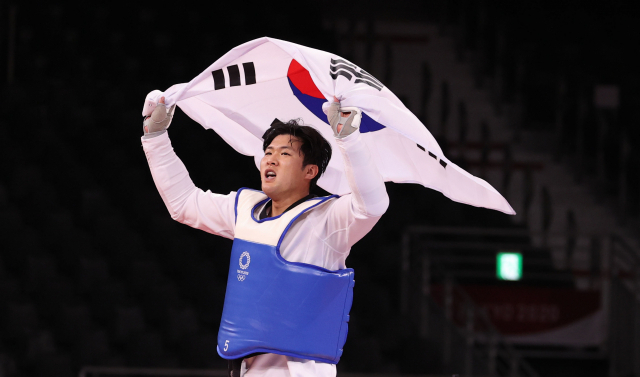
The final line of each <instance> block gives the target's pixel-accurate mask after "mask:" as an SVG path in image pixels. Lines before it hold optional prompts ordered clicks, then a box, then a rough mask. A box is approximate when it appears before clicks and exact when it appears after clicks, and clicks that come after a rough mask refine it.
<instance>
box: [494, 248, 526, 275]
mask: <svg viewBox="0 0 640 377" xmlns="http://www.w3.org/2000/svg"><path fill="white" fill-rule="evenodd" d="M496 275H497V276H498V279H500V280H513V281H515V280H520V279H522V254H521V253H513V252H502V253H498V256H497V257H496Z"/></svg>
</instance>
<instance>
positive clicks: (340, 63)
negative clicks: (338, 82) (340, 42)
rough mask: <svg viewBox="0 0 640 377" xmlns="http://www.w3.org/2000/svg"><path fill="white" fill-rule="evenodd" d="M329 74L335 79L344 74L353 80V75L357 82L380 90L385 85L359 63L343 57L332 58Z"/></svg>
mask: <svg viewBox="0 0 640 377" xmlns="http://www.w3.org/2000/svg"><path fill="white" fill-rule="evenodd" d="M329 75H331V78H332V79H334V80H335V79H337V78H338V76H344V77H346V78H347V80H349V81H351V77H353V76H355V77H356V81H355V83H356V84H358V83H363V84H367V85H369V86H371V87H373V88H376V89H378V90H382V88H383V87H384V85H382V83H381V82H380V81H378V79H376V78H375V77H373V76H371V74H370V73H368V72H367V71H365V70H364V69H362V68H360V67H358V66H357V65H355V64H353V63H349V62H348V61H346V60H342V59H331V65H330V66H329Z"/></svg>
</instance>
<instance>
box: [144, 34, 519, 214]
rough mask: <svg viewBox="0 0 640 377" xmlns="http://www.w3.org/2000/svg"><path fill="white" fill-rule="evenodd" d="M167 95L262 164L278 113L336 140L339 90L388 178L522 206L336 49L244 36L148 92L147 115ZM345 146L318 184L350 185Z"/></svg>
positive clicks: (485, 202)
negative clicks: (455, 159) (465, 165)
mask: <svg viewBox="0 0 640 377" xmlns="http://www.w3.org/2000/svg"><path fill="white" fill-rule="evenodd" d="M161 96H164V97H165V100H166V103H167V105H168V106H171V105H173V104H177V105H178V107H180V108H181V109H182V110H183V111H184V112H185V113H186V114H187V115H189V116H190V117H191V118H192V119H193V120H195V121H196V122H198V123H200V124H201V125H202V126H203V127H205V128H210V129H213V130H214V131H215V132H217V133H218V135H220V136H221V137H222V138H223V139H224V140H225V141H226V142H227V143H228V144H229V145H231V146H232V147H233V148H234V149H235V150H236V151H238V152H239V153H242V154H244V155H248V156H253V157H254V159H255V162H256V166H257V167H259V164H260V159H261V158H262V156H263V154H264V153H263V151H262V135H263V134H264V132H265V131H266V130H267V129H268V128H269V126H270V125H271V123H272V122H273V121H274V120H275V119H279V120H283V121H287V120H289V119H297V118H301V119H302V120H303V121H304V123H305V124H306V125H309V126H312V127H314V128H316V129H317V130H318V131H319V132H320V133H321V134H322V135H323V136H324V137H325V138H326V139H327V140H328V141H329V142H330V143H331V144H332V147H334V148H335V147H336V144H335V139H334V137H333V131H332V130H331V127H329V126H328V121H327V116H326V115H325V113H324V111H323V105H324V106H325V108H326V106H328V104H329V102H331V101H333V98H334V96H335V97H336V98H338V99H339V100H340V101H341V106H343V107H358V108H360V109H362V121H361V124H360V132H361V133H362V139H363V141H364V142H365V143H366V144H367V146H368V147H369V150H370V151H371V155H372V158H373V159H374V162H375V164H376V166H377V168H378V171H379V172H380V174H382V176H383V177H384V179H385V181H393V182H397V183H418V184H421V185H423V186H425V187H428V188H431V189H434V190H437V191H440V192H441V193H442V194H444V195H445V196H447V197H448V198H450V199H451V200H454V201H456V202H460V203H465V204H469V205H473V206H477V207H485V208H490V209H495V210H498V211H501V212H504V213H507V214H515V211H514V210H513V208H511V206H510V205H509V203H508V202H507V201H506V200H505V198H503V197H502V195H500V194H499V193H498V192H497V191H496V190H495V189H494V188H493V187H492V186H491V185H489V184H488V183H487V182H486V181H484V180H482V179H480V178H478V177H475V176H473V175H471V174H469V173H468V172H466V171H464V170H463V169H461V168H460V167H458V166H456V165H455V164H453V163H451V161H449V160H448V159H447V158H446V157H445V156H444V155H443V154H442V149H440V146H439V145H438V143H437V142H436V140H435V139H434V137H433V136H432V135H431V133H430V132H429V131H428V130H427V128H426V127H425V126H424V125H423V124H422V123H421V122H420V121H419V120H418V118H417V117H416V116H415V115H413V114H412V113H411V111H409V110H408V109H407V108H406V107H405V106H404V105H403V104H402V102H400V100H399V99H398V98H397V97H396V96H395V95H394V94H393V93H392V92H391V91H390V90H389V89H388V88H387V87H385V86H384V85H383V84H382V83H381V82H380V81H378V80H377V79H376V78H375V77H373V76H372V75H371V74H369V73H368V72H366V71H365V70H363V69H362V68H360V67H358V66H356V65H355V64H353V63H351V62H349V61H348V60H346V59H344V58H341V57H340V56H337V55H335V54H331V53H328V52H325V51H320V50H315V49H312V48H309V47H305V46H301V45H298V44H294V43H290V42H286V41H282V40H278V39H273V38H266V37H265V38H259V39H256V40H253V41H250V42H247V43H245V44H242V45H240V46H238V47H236V48H234V49H233V50H231V51H229V52H228V53H227V54H225V55H224V56H222V57H221V58H220V59H218V60H217V61H216V62H215V63H213V64H212V65H211V66H210V67H208V68H207V69H206V70H204V71H203V72H202V73H201V74H199V75H198V76H196V77H195V78H194V79H193V80H191V81H190V82H188V83H184V84H177V85H174V86H172V87H170V88H169V89H167V90H166V91H164V92H161V91H159V90H155V91H153V92H151V93H149V95H148V96H147V101H146V103H145V107H144V108H143V116H145V115H149V114H150V112H151V110H152V109H153V105H154V104H155V103H157V101H158V100H159V99H160V97H161ZM344 174H345V173H344V165H343V161H342V156H341V154H340V153H334V154H333V156H332V158H331V161H330V162H329V166H328V167H327V171H326V172H325V174H324V175H323V176H322V177H321V178H320V180H319V181H318V185H319V186H320V187H322V188H323V189H325V190H327V191H328V192H331V193H333V194H338V195H344V194H347V193H349V192H350V188H349V186H348V185H347V180H346V178H345V175H344Z"/></svg>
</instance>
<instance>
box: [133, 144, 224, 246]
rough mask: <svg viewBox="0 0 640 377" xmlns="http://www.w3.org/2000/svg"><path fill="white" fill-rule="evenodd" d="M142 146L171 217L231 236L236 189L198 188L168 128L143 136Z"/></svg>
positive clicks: (192, 225) (215, 232)
mask: <svg viewBox="0 0 640 377" xmlns="http://www.w3.org/2000/svg"><path fill="white" fill-rule="evenodd" d="M142 147H143V149H144V152H145V155H146V156H147V162H148V163H149V169H150V170H151V175H152V176H153V181H154V182H155V184H156V187H157V188H158V192H159V193H160V196H161V197H162V200H163V201H164V204H165V205H166V206H167V209H168V210H169V213H170V214H171V218H172V219H174V220H176V221H178V222H181V223H183V224H186V225H189V226H190V227H193V228H196V229H201V230H204V231H205V232H209V233H212V234H216V235H219V236H222V237H225V238H230V239H233V237H234V233H235V199H236V193H235V192H231V193H229V194H228V195H221V194H214V193H212V192H210V191H206V192H205V191H202V190H201V189H199V188H197V187H196V186H195V184H194V183H193V181H192V180H191V178H190V177H189V172H188V171H187V169H186V167H185V166H184V164H183V163H182V161H181V160H180V159H179V158H178V156H177V155H176V154H175V152H174V151H173V147H172V146H171V140H170V139H169V134H168V132H165V133H163V134H161V135H158V136H156V137H153V138H146V139H145V138H143V139H142Z"/></svg>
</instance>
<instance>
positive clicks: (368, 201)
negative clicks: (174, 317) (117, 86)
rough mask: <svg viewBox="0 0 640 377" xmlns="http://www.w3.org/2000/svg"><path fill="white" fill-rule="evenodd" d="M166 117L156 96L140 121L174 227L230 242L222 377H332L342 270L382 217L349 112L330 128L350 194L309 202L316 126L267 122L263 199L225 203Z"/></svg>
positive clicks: (332, 114)
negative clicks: (202, 181) (193, 170)
mask: <svg viewBox="0 0 640 377" xmlns="http://www.w3.org/2000/svg"><path fill="white" fill-rule="evenodd" d="M172 112H173V108H171V109H168V108H167V107H166V105H165V103H164V97H162V98H161V99H160V101H159V103H158V104H157V107H156V109H155V110H154V111H153V113H152V115H151V116H150V117H148V118H146V119H145V120H144V123H143V129H144V133H145V135H144V136H143V137H142V145H143V148H144V151H145V154H146V156H147V160H148V162H149V168H150V169H151V174H152V176H153V179H154V181H155V184H156V186H157V188H158V191H159V192H160V195H161V196H162V199H163V201H164V203H165V205H166V206H167V209H168V210H169V213H170V214H171V217H172V218H173V219H174V220H177V221H179V222H181V223H183V224H187V225H189V226H191V227H194V228H197V229H202V230H204V231H206V232H209V233H212V234H216V235H219V236H222V237H226V238H229V239H233V240H234V243H233V248H232V252H231V263H230V269H229V276H228V282H227V293H226V295H225V304H224V309H223V314H222V321H221V324H220V330H219V334H218V353H219V354H220V355H221V356H222V357H223V358H226V359H230V360H233V361H232V362H230V375H232V376H237V375H238V374H236V373H238V370H237V369H240V373H239V375H243V376H246V377H254V376H270V377H271V376H274V377H276V376H277V377H288V376H323V377H325V376H327V377H329V376H335V375H336V365H335V364H336V363H337V361H338V360H339V358H340V355H341V354H342V346H343V345H344V342H345V340H346V335H347V334H346V332H347V323H346V322H348V319H349V316H348V313H349V310H350V307H351V300H352V296H351V295H352V287H353V283H354V280H353V270H351V269H347V268H346V264H345V260H346V258H347V256H348V255H349V251H350V249H351V247H352V246H353V245H354V244H355V243H356V242H357V241H358V240H360V239H361V238H362V237H364V236H365V235H366V234H367V233H368V232H369V231H370V230H371V229H372V228H373V226H374V225H375V224H376V222H377V221H378V219H380V217H381V216H382V214H383V213H384V212H385V211H386V209H387V207H388V204H389V198H388V196H387V193H386V190H385V186H384V181H383V179H382V176H381V175H380V173H379V172H378V171H377V169H376V167H375V165H374V164H373V161H372V159H371V157H370V153H369V150H368V149H367V146H366V144H365V143H364V142H362V140H361V136H360V132H359V130H358V125H359V122H360V117H361V112H360V110H359V109H357V108H343V109H340V103H339V102H338V100H337V99H336V98H335V97H334V102H333V103H332V104H331V105H330V106H329V110H328V119H329V122H330V124H331V127H332V129H333V131H334V136H335V138H336V144H337V145H338V149H339V150H340V153H341V154H342V157H343V160H344V164H345V169H344V170H345V172H346V177H347V180H348V183H349V186H350V188H351V194H347V195H344V196H342V197H337V196H334V195H332V196H329V197H322V198H318V197H315V196H314V195H311V194H310V189H311V188H313V187H314V185H315V184H316V182H317V180H318V179H319V178H320V176H321V175H322V173H323V172H324V171H325V169H326V167H327V164H328V162H329V160H330V158H331V146H330V144H329V143H328V142H327V141H326V140H325V139H324V138H323V137H322V136H321V135H320V134H319V133H318V132H317V131H316V130H315V129H313V128H312V127H308V126H303V125H300V124H298V123H297V122H296V121H289V122H287V123H283V122H279V121H275V122H274V124H272V125H271V127H270V128H269V129H268V130H267V131H266V132H265V134H264V136H263V139H264V144H263V149H264V157H263V158H262V160H261V162H260V178H261V181H262V191H257V190H251V189H240V190H238V191H237V192H231V193H229V194H228V195H221V194H214V193H211V192H210V191H206V192H205V191H202V190H201V189H199V188H197V187H196V186H195V185H194V184H193V182H192V181H191V179H190V178H189V174H188V172H187V169H186V168H185V166H184V165H183V163H182V161H181V160H180V159H179V158H178V157H177V156H176V154H175V153H174V151H173V148H172V147H171V142H170V140H169V136H168V132H167V131H166V130H167V128H168V127H169V124H170V122H171V118H172Z"/></svg>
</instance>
